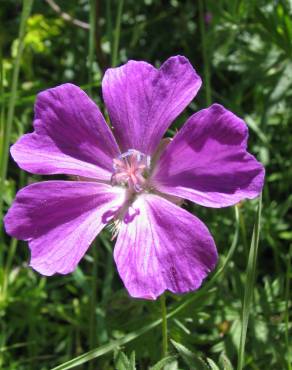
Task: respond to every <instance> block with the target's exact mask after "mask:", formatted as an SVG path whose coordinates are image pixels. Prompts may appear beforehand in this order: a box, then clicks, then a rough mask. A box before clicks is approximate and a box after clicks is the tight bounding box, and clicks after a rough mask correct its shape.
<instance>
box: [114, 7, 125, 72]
mask: <svg viewBox="0 0 292 370" xmlns="http://www.w3.org/2000/svg"><path fill="white" fill-rule="evenodd" d="M123 6H124V0H119V4H118V13H117V18H116V25H115V30H114V40H113V50H112V60H111V65H112V67H115V66H116V65H117V62H118V51H119V43H120V33H121V21H122V13H123Z"/></svg>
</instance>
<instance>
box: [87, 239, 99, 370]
mask: <svg viewBox="0 0 292 370" xmlns="http://www.w3.org/2000/svg"><path fill="white" fill-rule="evenodd" d="M92 251H93V269H92V275H91V279H92V280H91V300H90V317H89V346H90V349H93V348H94V347H95V346H96V344H97V340H96V337H97V333H96V304H97V259H98V258H97V257H98V256H97V243H96V242H94V244H93V246H92ZM93 369H94V361H92V362H90V364H89V370H93Z"/></svg>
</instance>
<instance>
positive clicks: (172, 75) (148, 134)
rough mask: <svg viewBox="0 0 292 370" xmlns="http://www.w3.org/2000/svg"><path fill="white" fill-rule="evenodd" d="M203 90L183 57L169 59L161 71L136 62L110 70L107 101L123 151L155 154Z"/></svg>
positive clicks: (105, 86)
mask: <svg viewBox="0 0 292 370" xmlns="http://www.w3.org/2000/svg"><path fill="white" fill-rule="evenodd" d="M200 86H201V79H200V77H199V76H198V75H197V73H196V71H195V70H194V69H193V67H192V66H191V64H190V62H189V61H188V60H187V59H186V58H185V57H182V56H176V57H172V58H169V59H168V60H167V61H166V62H165V63H164V64H163V65H162V66H161V67H160V69H156V68H154V67H153V66H152V65H151V64H148V63H145V62H137V61H133V60H131V61H129V62H128V63H127V64H125V65H123V66H121V67H119V68H111V69H108V70H107V71H106V73H105V76H104V78H103V82H102V91H103V97H104V100H105V103H106V106H107V109H108V112H109V115H110V118H111V121H112V125H113V127H114V133H115V136H116V138H117V140H118V142H119V144H120V147H121V149H122V151H127V150H128V149H137V150H139V151H141V152H142V153H144V154H152V153H153V152H154V151H155V149H156V147H157V146H158V144H159V141H160V139H161V138H162V136H163V135H164V133H165V131H166V130H167V128H168V126H169V125H170V124H171V122H172V121H173V120H174V119H175V118H176V117H177V116H178V115H179V114H180V113H181V112H182V111H183V109H184V108H185V107H186V106H187V105H188V104H189V103H190V102H191V100H192V99H193V98H194V97H195V95H196V94H197V91H198V90H199V88H200Z"/></svg>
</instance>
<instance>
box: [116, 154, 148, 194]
mask: <svg viewBox="0 0 292 370" xmlns="http://www.w3.org/2000/svg"><path fill="white" fill-rule="evenodd" d="M113 168H114V173H113V175H112V178H111V183H112V185H123V186H128V188H129V189H130V190H131V191H135V192H140V191H142V190H143V189H144V188H145V185H146V181H147V180H146V178H145V177H146V176H147V174H148V171H149V170H150V156H149V155H146V154H143V153H141V152H139V151H138V150H135V149H129V150H128V151H127V152H125V153H123V154H121V155H119V156H118V158H115V159H114V160H113Z"/></svg>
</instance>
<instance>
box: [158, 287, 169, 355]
mask: <svg viewBox="0 0 292 370" xmlns="http://www.w3.org/2000/svg"><path fill="white" fill-rule="evenodd" d="M160 304H161V319H162V322H161V327H162V358H164V357H166V356H167V352H168V338H167V317H166V315H167V312H166V302H165V293H163V294H162V295H161V297H160Z"/></svg>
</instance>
